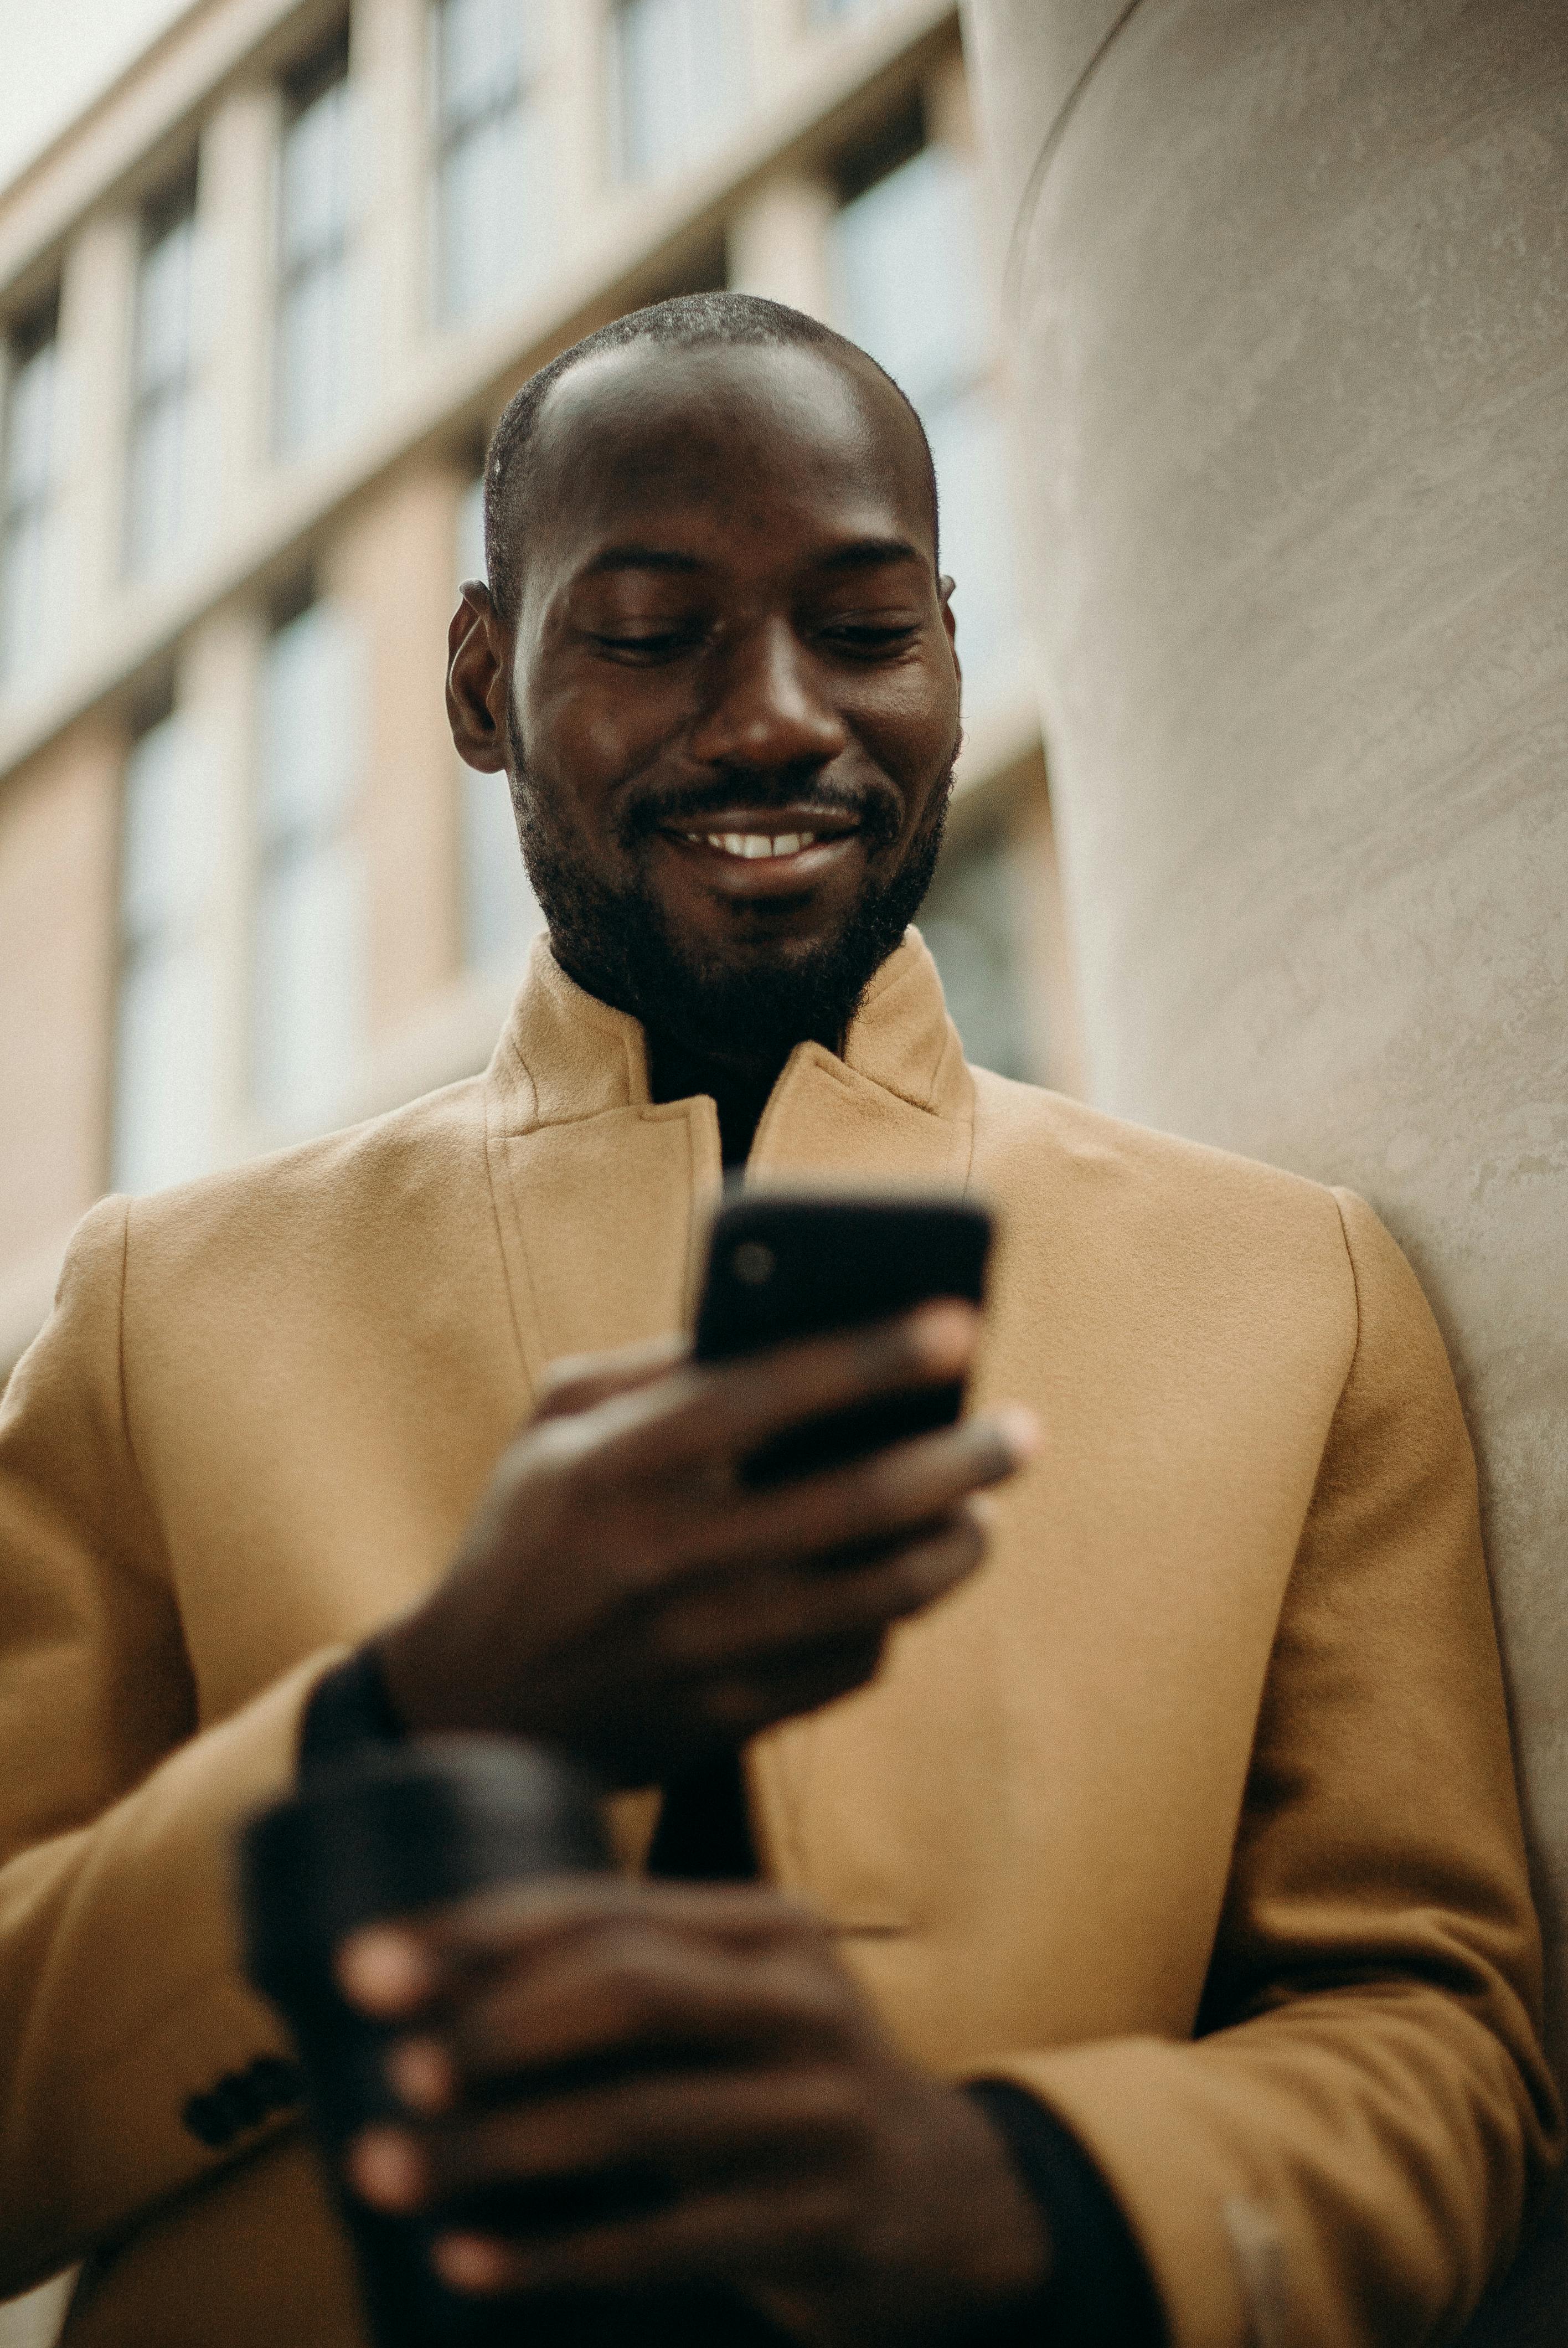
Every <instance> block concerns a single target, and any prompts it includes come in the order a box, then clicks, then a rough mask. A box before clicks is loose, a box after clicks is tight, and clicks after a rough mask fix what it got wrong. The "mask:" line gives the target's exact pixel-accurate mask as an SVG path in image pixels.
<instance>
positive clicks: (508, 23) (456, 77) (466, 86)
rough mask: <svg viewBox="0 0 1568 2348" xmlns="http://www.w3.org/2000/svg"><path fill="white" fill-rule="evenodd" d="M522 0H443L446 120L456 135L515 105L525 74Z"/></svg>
mask: <svg viewBox="0 0 1568 2348" xmlns="http://www.w3.org/2000/svg"><path fill="white" fill-rule="evenodd" d="M525 13H526V14H527V15H528V17H529V18H530V19H531V18H532V17H533V16H534V15H535V14H536V12H535V10H534V9H532V8H529V9H528V10H527V11H526V12H525V10H524V8H523V7H522V5H520V0H442V5H441V9H440V13H439V24H438V31H437V40H438V43H439V48H440V73H441V120H442V127H443V129H445V130H446V132H447V133H448V135H450V134H451V133H452V132H454V131H456V130H459V129H462V128H463V126H464V125H465V124H468V123H472V122H474V121H476V120H477V118H479V117H480V116H482V115H485V114H490V113H494V112H496V111H497V110H499V109H503V108H507V107H508V106H511V105H515V104H516V103H517V99H518V93H519V91H520V89H521V88H522V83H523V78H524V59H523V40H524V17H525Z"/></svg>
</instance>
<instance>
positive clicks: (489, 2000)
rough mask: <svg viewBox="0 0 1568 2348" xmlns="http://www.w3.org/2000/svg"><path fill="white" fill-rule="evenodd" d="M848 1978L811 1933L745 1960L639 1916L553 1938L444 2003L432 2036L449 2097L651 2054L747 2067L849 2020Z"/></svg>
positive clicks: (827, 2035)
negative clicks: (537, 1955) (533, 1954)
mask: <svg viewBox="0 0 1568 2348" xmlns="http://www.w3.org/2000/svg"><path fill="white" fill-rule="evenodd" d="M851 2011H852V2000H851V1994H850V1992H849V1988H848V1983H847V1979H846V1977H845V1975H844V1974H843V1973H842V1972H841V1971H840V1970H839V1968H838V1966H837V1965H836V1963H835V1962H834V1961H833V1959H832V1958H831V1957H830V1956H829V1954H828V1952H827V1950H826V1947H825V1942H824V1941H823V1940H822V1939H821V1937H820V1936H818V1938H817V1940H816V1941H815V1944H814V1945H812V1946H811V1948H810V1949H809V1952H808V1951H807V1949H806V1947H805V1946H804V1943H803V1942H801V1941H789V1942H784V1943H774V1944H772V1945H768V1944H764V1946H763V1947H762V1948H761V1949H760V1950H758V1949H755V1948H753V1950H752V1951H750V1952H744V1953H737V1952H734V1951H733V1950H732V1949H725V1948H721V1947H718V1946H716V1945H715V1944H714V1943H712V1941H705V1940H702V1939H696V1938H693V1937H692V1936H690V1935H687V1934H683V1933H679V1932H673V1931H670V1930H669V1929H668V1928H665V1927H660V1926H658V1925H655V1924H653V1923H651V1921H649V1920H648V1919H646V1918H642V1919H639V1920H637V1921H627V1922H624V1923H622V1924H620V1925H618V1926H615V1927H608V1928H603V1929H600V1931H597V1932H593V1933H589V1934H587V1935H581V1936H579V1937H578V1938H577V1939H576V1940H574V1941H571V1942H570V1943H569V1944H565V1943H558V1945H557V1946H556V1947H555V1948H554V1949H553V1950H552V1951H551V1952H550V1953H549V1954H548V1956H547V1957H545V1958H543V1959H542V1960H540V1961H538V1962H534V1963H532V1964H529V1965H528V1966H526V1967H523V1966H517V1965H513V1966H510V1967H507V1968H505V1969H503V1970H500V1971H498V1972H496V1973H495V1974H494V1975H493V1976H491V1977H489V1978H487V1980H485V1981H484V1982H482V1983H481V1984H478V1985H477V1986H476V1987H475V1989H474V1990H473V1992H472V1993H470V1994H466V1995H465V1996H464V1997H462V1998H461V1999H460V2000H458V2001H456V2003H455V2005H454V2008H453V2011H452V2013H451V2014H450V2017H449V2019H448V2020H447V2021H446V2025H445V2026H444V2027H443V2028H442V2029H441V2030H440V2031H439V2032H438V2033H436V2036H437V2037H438V2039H439V2041H440V2044H442V2046H443V2048H444V2050H445V2051H446V2054H447V2055H448V2056H449V2058H450V2060H451V2062H452V2065H453V2067H454V2070H455V2072H456V2076H457V2079H458V2081H459V2083H460V2089H459V2091H460V2092H463V2091H467V2092H477V2091H478V2090H481V2089H484V2088H487V2087H489V2086H491V2085H494V2084H495V2083H496V2082H497V2081H508V2082H510V2081H515V2080H518V2079H520V2078H521V2077H523V2076H524V2075H527V2074H529V2073H534V2074H542V2073H549V2072H553V2071H557V2070H559V2069H560V2068H561V2067H562V2066H564V2065H580V2064H583V2063H600V2062H604V2061H608V2060H611V2059H615V2060H623V2059H625V2058H628V2057H635V2058H636V2059H638V2060H639V2061H646V2060H647V2058H648V2057H650V2056H651V2055H657V2056H660V2057H661V2058H669V2057H671V2056H680V2057H682V2058H683V2059H687V2060H701V2061H709V2060H712V2059H714V2058H717V2057H721V2056H722V2057H723V2058H724V2059H725V2060H727V2061H729V2062H732V2063H737V2062H739V2063H744V2062H755V2061H757V2060H759V2059H761V2058H762V2057H764V2056H765V2055H769V2054H771V2053H772V2052H773V2051H774V2049H776V2048H778V2047H781V2046H784V2045H788V2046H790V2047H791V2048H793V2049H795V2050H800V2049H804V2048H808V2047H812V2046H818V2045H827V2044H833V2043H835V2041H836V2040H837V2039H838V2038H839V2037H841V2036H842V2034H843V2033H844V2031H845V2028H846V2027H847V2026H848V2024H849V2017H850V2013H851Z"/></svg>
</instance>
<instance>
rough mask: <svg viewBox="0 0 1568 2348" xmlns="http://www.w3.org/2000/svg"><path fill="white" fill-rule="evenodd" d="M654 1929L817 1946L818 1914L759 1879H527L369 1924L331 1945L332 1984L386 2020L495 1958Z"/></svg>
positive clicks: (422, 2007) (730, 1943)
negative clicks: (727, 1881) (333, 1948)
mask: <svg viewBox="0 0 1568 2348" xmlns="http://www.w3.org/2000/svg"><path fill="white" fill-rule="evenodd" d="M644 1926H646V1927H647V1928H648V1929H650V1930H661V1931H668V1932H671V1933H678V1934H682V1935H684V1936H686V1937H688V1938H700V1939H705V1940H707V1941H712V1943H713V1944H714V1945H716V1946H725V1947H729V1948H733V1949H735V1950H744V1949H747V1948H754V1947H758V1946H761V1945H764V1944H766V1943H768V1942H770V1941H796V1942H800V1943H804V1944H813V1945H825V1927H824V1925H823V1922H822V1920H821V1919H820V1918H819V1917H818V1916H817V1915H815V1913H814V1911H813V1910H810V1909H808V1908H806V1907H804V1906H803V1905H802V1904H801V1903H800V1902H799V1901H798V1900H791V1899H789V1898H788V1897H787V1896H786V1895H785V1894H784V1893H783V1892H781V1891H777V1890H774V1888H773V1887H772V1886H771V1885H767V1884H761V1883H736V1884H700V1883H658V1882H645V1881H640V1880H629V1879H627V1878H625V1877H620V1876H590V1877H585V1876H580V1875H562V1876H546V1877H535V1878H531V1879H528V1880H526V1881H519V1882H516V1883H507V1884H501V1885H497V1886H495V1887H493V1888H492V1889H490V1890H486V1891H482V1892H477V1893H476V1894H475V1895H474V1896H473V1897H472V1898H470V1899H467V1900H454V1901H452V1902H451V1903H450V1904H449V1905H448V1906H446V1907H444V1908H439V1909H436V1910H426V1911H424V1912H422V1913H421V1914H420V1915H419V1916H417V1917H413V1918H404V1919H399V1920H396V1921H390V1922H387V1923H378V1924H373V1925H368V1926H366V1927H365V1928H364V1929H363V1930H362V1931H358V1932H355V1933H354V1934H353V1935H352V1936H351V1937H350V1938H348V1939H347V1940H345V1941H343V1943H342V1945H341V1947H340V1948H339V1950H338V1952H337V1957H336V1962H335V1971H336V1975H337V1980H338V1983H339V1986H340V1987H341V1988H342V1989H343V1993H344V1994H345V1996H347V1997H348V1998H349V1999H350V2001H351V2002H352V2003H354V2004H355V2005H358V2006H360V2007H361V2008H362V2009H363V2010H364V2012H366V2013H374V2014H378V2015H382V2016H384V2017H386V2018H387V2019H390V2020H396V2019H398V2018H400V2017H402V2018H412V2017H413V2016H415V2015H416V2014H418V2013H422V2012H425V2011H427V2010H429V2009H432V2008H434V2007H435V2006H436V2005H437V2004H438V2003H440V2001H441V2000H442V1999H444V1998H446V1997H449V1996H450V1995H452V1994H453V1993H455V1991H456V1990H457V1989H458V1988H459V1987H461V1986H462V1985H464V1984H466V1983H469V1982H473V1981H475V1980H477V1979H478V1978H482V1977H483V1976H484V1975H485V1974H486V1973H487V1972H491V1971H494V1970H495V1969H497V1967H500V1966H503V1965H516V1966H518V1967H523V1968H526V1967H528V1966H531V1965H536V1964H539V1963H542V1962H545V1961H546V1960H547V1959H548V1957H550V1956H551V1955H552V1954H553V1953H555V1952H559V1951H563V1950H565V1951H569V1950H571V1949H574V1948H576V1947H577V1946H578V1945H579V1944H580V1943H583V1942H585V1941H589V1939H591V1937H592V1936H593V1935H594V1934H596V1933H599V1932H602V1931H606V1930H607V1929H619V1928H622V1927H627V1928H642V1927H644Z"/></svg>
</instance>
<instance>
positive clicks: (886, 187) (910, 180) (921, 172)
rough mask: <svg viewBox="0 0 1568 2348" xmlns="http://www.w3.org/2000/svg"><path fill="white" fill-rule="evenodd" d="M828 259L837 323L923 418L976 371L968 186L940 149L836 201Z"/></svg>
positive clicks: (980, 362)
mask: <svg viewBox="0 0 1568 2348" xmlns="http://www.w3.org/2000/svg"><path fill="white" fill-rule="evenodd" d="M831 263H832V270H833V281H834V293H835V323H836V324H839V325H840V326H842V328H843V330H844V332H845V334H846V335H849V336H850V338H851V339H852V340H853V341H855V342H857V343H859V344H860V345H861V346H862V347H863V348H864V349H866V350H868V351H869V352H870V354H871V355H872V357H873V358H874V359H876V361H877V362H878V364H879V365H880V366H885V367H886V370H887V372H888V374H889V375H890V376H892V377H893V379H894V381H895V383H897V385H898V386H899V387H900V389H901V390H903V391H904V392H906V393H907V395H908V396H909V398H910V399H911V400H912V401H913V402H914V404H915V406H916V407H917V408H918V409H919V410H920V413H921V415H922V416H923V417H925V416H926V415H927V407H929V406H931V405H932V404H934V403H935V402H937V401H939V400H942V399H945V398H949V397H951V396H952V395H953V394H954V393H955V392H957V391H958V390H960V389H962V388H963V387H964V386H966V385H967V384H968V383H969V382H970V381H972V380H973V378H974V376H976V375H977V374H978V373H979V371H980V370H981V369H982V368H983V367H984V366H985V364H986V356H987V340H988V325H987V316H986V304H985V300H984V294H983V290H982V289H983V277H982V273H981V266H980V248H979V234H978V230H977V225H976V221H975V211H974V189H973V184H972V180H971V175H970V173H969V171H968V170H967V169H966V167H965V166H964V165H963V164H962V163H961V162H960V161H959V160H958V158H957V157H956V156H954V155H952V154H950V153H949V152H948V150H947V149H945V148H941V147H927V148H925V149H922V151H921V152H920V153H919V154H918V155H916V156H914V157H913V158H912V159H911V160H910V161H909V162H907V163H904V164H901V165H900V166H899V168H898V169H897V170H896V171H889V173H888V174H887V176H886V179H885V180H877V181H876V185H875V186H874V187H871V188H868V189H867V190H866V193H865V194H864V195H863V196H856V199H855V201H854V202H853V203H848V204H845V206H844V208H843V210H842V211H840V212H839V213H838V215H837V217H836V219H835V221H834V225H833V234H832V240H831ZM927 421H929V418H928V417H927Z"/></svg>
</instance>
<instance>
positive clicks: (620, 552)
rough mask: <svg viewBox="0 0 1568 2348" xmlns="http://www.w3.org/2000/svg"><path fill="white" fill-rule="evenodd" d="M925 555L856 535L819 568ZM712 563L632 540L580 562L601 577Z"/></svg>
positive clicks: (903, 544)
mask: <svg viewBox="0 0 1568 2348" xmlns="http://www.w3.org/2000/svg"><path fill="white" fill-rule="evenodd" d="M926 560H927V558H926V557H925V556H924V555H923V554H922V553H921V552H920V550H919V548H918V547H917V546H913V545H911V544H910V542H909V541H908V540H907V538H857V539H855V540H853V541H851V543H850V544H849V545H847V546H835V548H834V549H833V551H832V552H831V553H829V554H825V555H823V556H822V557H821V558H820V559H819V561H818V562H817V564H816V568H817V569H818V570H819V571H833V572H840V571H872V570H876V568H877V567H878V566H879V565H880V564H882V563H886V562H914V563H917V564H918V565H920V566H921V567H922V568H924V566H925V563H926ZM711 568H712V565H711V564H710V563H709V562H707V561H704V560H703V558H702V556H701V555H699V554H688V553H686V552H685V551H683V550H682V549H681V548H679V547H674V546H645V545H642V544H640V543H638V542H637V541H631V542H630V543H629V544H627V545H624V546H606V547H601V548H600V551H599V552H598V553H597V554H596V555H595V556H594V558H593V560H592V561H591V562H589V563H587V564H585V565H584V568H583V572H582V574H581V575H582V576H583V577H584V578H585V579H592V578H598V577H602V576H603V574H604V573H605V572H617V571H663V572H677V573H679V574H682V575H683V576H686V577H690V576H691V574H692V572H698V571H707V570H710V569H711Z"/></svg>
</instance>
